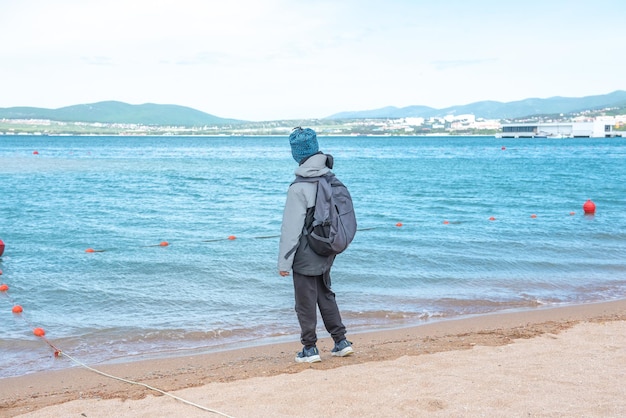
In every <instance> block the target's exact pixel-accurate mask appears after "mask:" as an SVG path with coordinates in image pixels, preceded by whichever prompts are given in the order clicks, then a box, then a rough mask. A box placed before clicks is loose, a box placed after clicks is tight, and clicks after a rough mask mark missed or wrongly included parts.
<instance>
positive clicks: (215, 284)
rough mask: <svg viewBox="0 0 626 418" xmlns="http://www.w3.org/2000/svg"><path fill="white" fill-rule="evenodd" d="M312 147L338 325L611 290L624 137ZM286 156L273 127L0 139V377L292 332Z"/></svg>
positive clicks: (622, 280)
mask: <svg viewBox="0 0 626 418" xmlns="http://www.w3.org/2000/svg"><path fill="white" fill-rule="evenodd" d="M319 143H320V149H321V150H322V151H324V152H326V153H329V154H332V155H333V156H334V158H335V167H334V170H333V171H334V172H335V174H336V175H337V177H338V178H339V179H341V180H342V181H343V182H344V183H345V184H346V185H347V186H348V188H349V190H350V192H351V194H352V197H353V200H354V206H355V211H356V214H357V219H358V224H359V229H358V232H357V235H356V237H355V239H354V241H353V242H352V244H351V246H350V247H349V248H348V249H347V250H346V251H345V252H344V253H342V254H340V255H339V256H338V257H337V259H336V262H335V265H334V267H333V270H332V287H333V290H334V291H335V293H336V295H337V301H338V304H339V307H340V310H341V313H342V316H343V320H344V322H345V324H346V326H347V328H348V332H349V334H348V337H349V336H350V334H355V333H360V332H365V331H375V330H382V329H392V328H402V327H407V326H416V325H417V326H419V325H422V324H426V323H431V322H433V321H446V320H451V319H457V318H462V317H466V316H476V315H485V314H490V313H494V312H504V311H522V312H524V311H530V310H537V309H544V308H547V307H555V306H566V305H575V304H585V303H595V302H601V301H610V300H616V299H623V298H625V297H626V139H625V138H573V139H546V138H535V139H530V138H529V139H502V138H495V137H456V136H455V137H430V136H421V137H409V136H407V137H396V136H394V137H385V136H381V137H374V136H344V137H338V136H322V135H320V136H319ZM296 167H297V164H296V163H295V162H294V160H293V159H292V157H291V152H290V148H289V143H288V139H287V136H284V137H283V136H272V137H263V136H250V137H246V136H219V137H205V136H202V137H200V136H189V137H183V136H153V137H151V136H136V137H132V136H131V137H129V136H25V135H7V136H1V137H0V240H2V241H3V242H4V244H5V249H4V254H3V255H2V256H1V257H0V270H2V275H0V283H2V284H4V285H6V290H5V291H2V292H0V378H6V377H11V376H20V375H25V374H31V373H35V372H41V371H47V370H57V369H63V368H70V367H80V366H79V365H77V364H76V362H74V361H72V360H71V359H68V358H67V357H66V356H57V355H55V353H56V352H57V351H59V350H60V351H62V352H63V353H67V354H69V355H71V357H72V358H73V359H77V360H78V361H79V362H82V363H84V364H88V365H90V366H92V367H97V366H98V365H100V364H104V363H114V362H126V361H132V360H137V359H147V358H161V357H164V356H165V357H167V356H179V355H187V354H195V353H208V352H214V351H220V350H227V349H235V348H239V347H254V346H258V345H260V344H267V343H272V342H295V343H297V342H298V341H299V327H298V322H297V319H296V314H295V311H294V299H293V283H292V279H291V278H290V277H286V278H283V277H281V276H279V275H278V271H277V266H276V263H277V249H278V236H279V234H280V225H281V219H282V212H283V208H284V203H285V197H286V192H287V188H288V187H289V184H290V183H291V181H292V180H293V172H294V170H295V168H296ZM589 200H590V201H591V202H593V204H594V205H595V207H596V210H595V213H593V214H585V212H584V210H583V205H584V204H585V203H586V202H587V201H589ZM16 305H19V306H20V307H22V312H21V313H14V312H13V308H14V307H15V306H16ZM37 328H40V329H41V330H43V331H44V332H45V335H44V336H37V335H35V333H34V330H35V329H37ZM318 329H319V333H318V334H319V337H320V338H323V337H327V336H328V334H327V332H326V331H325V330H324V328H323V325H322V323H321V320H320V321H319V324H318ZM57 354H58V353H57Z"/></svg>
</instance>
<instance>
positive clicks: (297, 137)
mask: <svg viewBox="0 0 626 418" xmlns="http://www.w3.org/2000/svg"><path fill="white" fill-rule="evenodd" d="M289 145H291V155H293V159H294V160H296V162H297V163H298V164H300V162H301V161H302V160H304V159H305V158H307V157H310V156H311V155H313V154H317V153H318V152H319V146H318V145H317V135H316V134H315V131H314V130H313V129H311V128H304V129H302V128H300V127H297V128H294V130H293V132H291V135H289Z"/></svg>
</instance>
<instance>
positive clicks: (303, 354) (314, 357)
mask: <svg viewBox="0 0 626 418" xmlns="http://www.w3.org/2000/svg"><path fill="white" fill-rule="evenodd" d="M320 361H322V358H321V357H320V352H319V351H318V350H317V347H315V346H313V347H311V348H306V347H302V351H300V352H299V353H298V354H297V355H296V363H317V362H320Z"/></svg>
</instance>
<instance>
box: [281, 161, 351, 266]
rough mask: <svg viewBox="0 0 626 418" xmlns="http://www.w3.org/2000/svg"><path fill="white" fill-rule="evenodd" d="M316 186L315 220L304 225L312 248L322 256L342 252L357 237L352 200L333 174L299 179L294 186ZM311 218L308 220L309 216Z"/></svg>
mask: <svg viewBox="0 0 626 418" xmlns="http://www.w3.org/2000/svg"><path fill="white" fill-rule="evenodd" d="M300 182H305V183H317V196H316V198H315V209H314V214H313V220H312V222H311V223H309V224H308V225H304V231H303V233H304V234H305V235H306V238H307V241H308V242H309V246H310V247H311V249H312V250H313V251H315V252H316V253H317V254H319V255H322V256H331V255H336V254H339V253H341V252H343V251H344V250H345V249H346V248H348V245H350V243H351V242H352V240H353V239H354V235H355V234H356V228H357V225H356V216H355V214H354V207H353V205H352V197H351V196H350V192H348V189H347V188H346V186H345V185H344V184H343V183H342V182H341V181H339V179H338V178H337V177H335V175H334V174H332V173H329V174H327V175H324V176H320V177H301V176H296V179H295V180H294V183H300ZM307 218H308V217H307Z"/></svg>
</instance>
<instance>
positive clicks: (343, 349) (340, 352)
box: [330, 339, 354, 357]
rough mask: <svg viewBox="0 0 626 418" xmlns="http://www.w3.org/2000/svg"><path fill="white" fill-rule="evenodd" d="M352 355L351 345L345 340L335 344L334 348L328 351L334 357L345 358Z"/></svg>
mask: <svg viewBox="0 0 626 418" xmlns="http://www.w3.org/2000/svg"><path fill="white" fill-rule="evenodd" d="M352 353H354V350H353V349H352V343H351V342H350V341H348V340H346V339H343V340H341V341H339V342H338V343H336V344H335V347H334V348H333V349H332V350H331V351H330V354H332V355H333V356H336V357H345V356H349V355H350V354H352Z"/></svg>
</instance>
